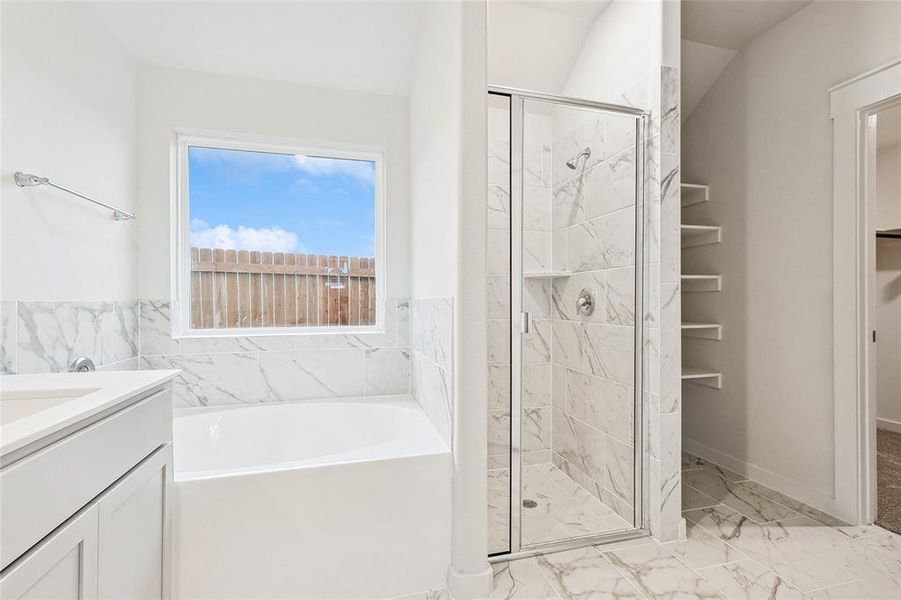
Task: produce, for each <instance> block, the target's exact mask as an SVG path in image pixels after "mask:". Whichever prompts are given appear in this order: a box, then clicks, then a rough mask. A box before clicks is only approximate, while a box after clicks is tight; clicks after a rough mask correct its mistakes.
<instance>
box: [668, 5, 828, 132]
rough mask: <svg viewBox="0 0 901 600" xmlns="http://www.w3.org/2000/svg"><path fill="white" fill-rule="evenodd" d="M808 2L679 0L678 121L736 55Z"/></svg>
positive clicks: (695, 105)
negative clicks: (680, 20) (680, 24)
mask: <svg viewBox="0 0 901 600" xmlns="http://www.w3.org/2000/svg"><path fill="white" fill-rule="evenodd" d="M811 1H812V0H682V121H683V122H684V121H685V120H686V119H687V118H688V117H689V115H691V113H692V111H694V109H695V107H697V105H698V104H699V103H700V102H701V99H702V98H703V97H704V95H705V94H706V93H707V92H708V90H710V88H711V87H712V86H713V84H714V83H715V82H716V80H717V78H718V77H719V76H720V75H721V74H722V72H723V71H724V70H725V68H726V66H727V65H728V64H729V62H730V61H731V60H732V59H733V58H734V57H735V56H736V54H738V51H739V50H740V49H741V48H742V47H743V46H745V44H747V43H748V42H750V41H751V40H753V39H754V38H756V37H758V36H760V35H761V34H763V33H764V32H765V31H767V30H768V29H770V28H771V27H773V26H775V25H777V24H778V23H780V22H782V21H784V20H785V19H787V18H789V17H790V16H792V15H793V14H795V13H796V12H798V11H799V10H801V9H802V8H804V7H805V6H807V5H808V4H810V2H811Z"/></svg>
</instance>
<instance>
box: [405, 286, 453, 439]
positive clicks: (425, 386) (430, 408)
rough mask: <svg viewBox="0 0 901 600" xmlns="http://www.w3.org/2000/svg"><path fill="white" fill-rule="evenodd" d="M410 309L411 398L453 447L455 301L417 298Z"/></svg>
mask: <svg viewBox="0 0 901 600" xmlns="http://www.w3.org/2000/svg"><path fill="white" fill-rule="evenodd" d="M411 306H412V311H411V312H412V315H411V318H410V325H409V327H410V331H411V335H412V344H413V345H412V348H413V350H412V367H411V369H410V371H411V379H412V380H411V386H410V388H411V394H412V395H413V398H414V399H416V401H417V402H418V403H419V405H420V406H421V407H422V410H423V412H425V414H426V416H427V417H428V418H429V420H430V421H431V422H432V425H434V426H435V429H437V430H438V433H439V434H440V435H441V437H442V438H443V439H444V442H445V443H446V444H447V445H448V447H450V446H451V440H452V433H453V414H454V413H453V408H454V406H453V402H454V400H453V398H454V391H453V382H454V376H453V375H454V366H453V365H454V349H453V344H454V305H453V300H452V299H450V298H429V299H423V298H416V299H414V300H412V301H411Z"/></svg>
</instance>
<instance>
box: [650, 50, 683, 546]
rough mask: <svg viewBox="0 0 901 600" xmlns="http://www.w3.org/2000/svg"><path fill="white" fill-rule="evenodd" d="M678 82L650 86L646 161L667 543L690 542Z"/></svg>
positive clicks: (663, 74)
mask: <svg viewBox="0 0 901 600" xmlns="http://www.w3.org/2000/svg"><path fill="white" fill-rule="evenodd" d="M679 77H680V76H679V69H678V68H675V67H666V66H664V67H661V70H660V76H659V78H658V79H657V80H656V81H653V82H652V86H650V87H651V98H652V99H653V101H652V103H651V105H652V107H654V108H653V109H652V112H651V140H650V148H649V151H648V156H647V165H648V172H647V183H648V188H649V202H648V205H647V210H648V218H647V222H648V227H647V229H648V236H647V237H648V240H647V244H646V246H647V248H648V252H647V259H646V261H647V264H648V271H649V276H648V278H647V281H648V286H649V290H648V301H649V302H648V310H647V311H646V313H645V324H646V325H647V329H648V335H647V336H646V338H645V339H646V343H647V344H648V347H647V348H646V350H645V354H646V365H647V367H646V371H647V378H646V390H647V395H648V402H647V403H646V409H647V411H648V430H649V432H648V438H649V442H650V443H649V447H648V449H647V454H648V461H647V462H648V486H649V490H648V496H649V506H650V515H649V517H650V527H651V533H652V535H654V537H656V538H657V539H659V540H661V541H671V540H675V539H679V538H681V537H683V536H684V525H683V519H682V515H681V510H682V483H681V478H680V466H679V461H680V458H679V457H680V455H681V449H682V415H681V413H682V366H681V365H682V331H681V322H682V297H681V291H682V290H681V252H680V246H681V244H680V240H681V229H680V227H681V207H680V187H681V186H680V183H681V180H680V177H681V175H680V144H681V139H680V133H681V127H680V122H681V120H680V105H679V94H680V89H679V86H680V80H679ZM657 107H659V110H658V109H657Z"/></svg>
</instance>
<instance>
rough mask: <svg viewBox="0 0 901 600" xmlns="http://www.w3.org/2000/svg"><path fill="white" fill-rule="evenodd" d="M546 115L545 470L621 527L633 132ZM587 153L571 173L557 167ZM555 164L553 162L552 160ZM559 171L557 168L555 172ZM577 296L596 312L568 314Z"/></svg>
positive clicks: (570, 114) (625, 496) (608, 121)
mask: <svg viewBox="0 0 901 600" xmlns="http://www.w3.org/2000/svg"><path fill="white" fill-rule="evenodd" d="M634 123H635V122H634V119H632V118H629V117H624V116H619V115H613V114H600V115H599V114H598V113H596V112H589V111H579V110H574V109H572V108H568V107H567V108H559V109H558V110H557V111H556V112H555V115H554V150H553V153H554V156H555V157H558V159H557V160H555V162H554V172H553V177H554V179H553V184H554V185H553V192H554V212H553V247H554V257H555V261H556V263H555V265H554V267H555V270H564V271H568V272H570V273H571V275H570V276H566V277H556V278H554V279H553V286H552V290H551V296H552V304H553V314H552V316H553V322H552V327H553V404H554V410H553V445H552V457H553V461H554V464H555V465H556V466H557V467H559V468H560V469H561V470H562V471H564V472H565V473H567V474H568V475H569V476H570V477H572V478H573V479H574V480H575V481H576V482H578V483H579V484H580V485H582V487H584V488H585V489H586V490H588V491H589V492H590V493H591V494H592V495H594V496H595V497H597V498H599V499H600V500H601V501H603V502H604V503H605V504H607V505H608V506H610V507H611V508H613V509H614V510H616V511H617V513H619V514H620V516H621V517H623V518H625V519H627V520H628V521H631V520H632V518H633V502H634V500H633V499H634V495H635V489H634V476H635V471H634V469H635V461H634V455H635V450H634V443H635V440H634V433H633V432H634V417H633V413H634V397H635V396H634V394H635V391H634V377H635V371H634V359H635V349H634V348H635V346H634V344H635V261H636V256H635V185H634V182H635V169H636V164H635V161H636V155H635V124H634ZM586 148H590V149H591V156H590V157H589V158H587V159H585V160H583V161H582V162H581V163H579V164H578V168H577V169H575V170H573V169H570V168H568V167H567V166H566V164H565V159H566V158H568V157H570V156H573V155H576V154H578V153H579V152H582V151H583V150H585V149H586ZM561 157H562V158H561ZM558 163H559V164H558ZM582 289H588V290H590V291H591V292H592V293H593V295H594V298H595V301H596V308H595V310H594V312H593V313H592V314H591V315H589V316H584V315H582V314H580V313H579V312H578V310H577V299H578V296H579V293H580V291H581V290H582Z"/></svg>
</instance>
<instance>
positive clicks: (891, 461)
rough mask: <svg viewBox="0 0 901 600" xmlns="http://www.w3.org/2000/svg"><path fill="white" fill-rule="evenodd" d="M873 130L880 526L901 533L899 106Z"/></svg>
mask: <svg viewBox="0 0 901 600" xmlns="http://www.w3.org/2000/svg"><path fill="white" fill-rule="evenodd" d="M871 119H872V120H873V125H874V126H875V129H876V131H875V153H874V154H875V158H874V160H871V161H870V164H869V165H868V167H869V168H871V169H872V168H875V177H873V179H874V184H875V185H874V186H872V187H871V190H868V191H874V192H875V193H874V194H873V195H872V196H870V195H868V200H873V201H874V202H873V204H874V206H873V208H872V209H871V210H870V215H871V216H872V218H873V224H874V229H875V234H874V252H873V265H872V266H873V269H872V270H871V271H868V275H869V277H871V278H872V279H871V283H870V286H869V287H870V289H871V290H872V304H873V313H872V318H873V319H874V320H875V327H874V332H875V333H874V338H875V339H874V343H875V348H873V353H874V354H875V357H874V359H873V360H872V370H871V380H870V386H871V394H872V395H873V396H875V405H876V518H875V522H876V524H877V525H879V526H881V527H884V528H885V529H888V530H890V531H894V532H895V533H901V368H899V367H901V103H898V104H893V105H891V106H888V107H885V108H882V109H881V110H879V111H878V112H877V113H875V114H874V115H873V116H872V117H871Z"/></svg>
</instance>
